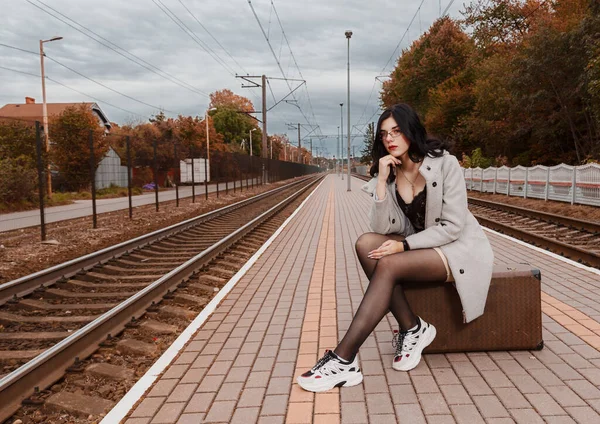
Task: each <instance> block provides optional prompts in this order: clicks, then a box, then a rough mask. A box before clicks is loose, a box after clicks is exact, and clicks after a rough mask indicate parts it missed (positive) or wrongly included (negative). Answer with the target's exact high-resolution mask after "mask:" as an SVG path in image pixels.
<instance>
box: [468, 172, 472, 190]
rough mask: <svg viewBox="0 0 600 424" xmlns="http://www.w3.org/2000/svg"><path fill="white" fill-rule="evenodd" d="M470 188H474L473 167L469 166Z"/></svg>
mask: <svg viewBox="0 0 600 424" xmlns="http://www.w3.org/2000/svg"><path fill="white" fill-rule="evenodd" d="M469 171H470V172H469V174H470V175H469V190H473V168H469Z"/></svg>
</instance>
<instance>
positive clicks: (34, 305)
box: [0, 299, 117, 335]
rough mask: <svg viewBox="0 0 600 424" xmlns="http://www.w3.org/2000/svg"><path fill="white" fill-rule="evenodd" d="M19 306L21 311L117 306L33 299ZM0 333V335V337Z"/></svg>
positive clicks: (72, 309) (112, 304) (25, 300)
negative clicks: (49, 301)
mask: <svg viewBox="0 0 600 424" xmlns="http://www.w3.org/2000/svg"><path fill="white" fill-rule="evenodd" d="M19 306H20V307H21V308H23V309H29V310H36V309H53V310H62V309H66V310H69V311H77V310H78V309H86V310H89V309H101V310H109V309H111V308H114V307H115V306H117V303H94V304H90V305H82V304H80V303H59V304H52V303H47V302H40V301H39V300H34V299H21V301H20V302H19ZM1 334H2V333H0V335H1Z"/></svg>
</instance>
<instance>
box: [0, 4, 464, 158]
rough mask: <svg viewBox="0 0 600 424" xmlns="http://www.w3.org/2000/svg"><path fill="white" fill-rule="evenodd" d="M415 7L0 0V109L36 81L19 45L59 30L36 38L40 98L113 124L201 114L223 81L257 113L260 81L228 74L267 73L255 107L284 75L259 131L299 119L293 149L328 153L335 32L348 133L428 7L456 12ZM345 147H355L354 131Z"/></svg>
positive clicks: (373, 115)
mask: <svg viewBox="0 0 600 424" xmlns="http://www.w3.org/2000/svg"><path fill="white" fill-rule="evenodd" d="M420 4H421V2H420V1H407V0H396V1H389V0H387V1H386V0H371V1H365V0H345V1H343V0H327V1H324V0H303V1H298V0H293V1H292V0H272V1H271V0H253V1H251V2H249V1H248V0H128V1H126V2H124V1H121V0H104V1H102V2H98V1H92V0H41V1H40V0H0V10H1V11H2V15H3V24H2V26H0V105H3V104H5V103H23V102H24V98H25V96H30V97H35V98H36V101H39V102H41V100H42V94H41V84H40V79H39V77H38V78H36V77H35V76H32V75H26V74H23V73H17V72H14V70H17V71H20V72H24V73H28V74H33V75H39V74H40V60H39V54H38V55H36V54H32V53H31V52H34V53H35V52H39V40H40V39H49V38H52V37H54V36H62V37H64V38H63V39H62V40H59V41H54V42H51V43H46V44H45V45H44V46H45V47H44V48H45V53H46V56H47V57H48V58H47V59H46V62H45V64H46V75H47V76H48V78H50V79H52V80H51V81H48V82H47V85H46V93H47V98H48V102H78V101H96V102H97V103H98V104H99V105H100V106H101V108H102V109H103V110H104V112H105V113H106V114H107V115H108V117H109V119H110V120H111V121H113V122H117V123H119V124H123V123H127V122H130V121H136V120H137V121H140V120H142V121H143V120H146V119H148V117H149V116H151V115H153V114H155V113H157V112H158V111H159V110H161V109H162V110H164V111H165V113H166V114H167V115H168V116H176V115H177V114H183V115H193V116H195V115H202V114H204V112H205V110H206V108H207V106H208V102H209V99H208V94H209V93H212V92H214V91H216V90H220V89H223V88H228V89H230V90H232V91H233V92H235V93H237V94H240V95H244V96H246V97H248V98H250V99H251V100H252V102H253V103H254V105H255V110H260V109H261V90H260V88H242V87H241V85H242V80H241V79H239V78H236V76H235V75H236V74H238V75H261V74H265V75H267V77H270V79H269V84H268V85H267V86H268V90H267V108H271V107H273V106H274V105H275V103H276V101H279V100H281V99H282V98H283V97H284V96H286V95H287V94H288V93H289V91H290V88H291V89H294V88H295V87H297V86H298V84H300V83H299V82H298V81H291V80H305V81H306V84H305V85H303V86H302V87H300V88H298V89H297V90H296V91H295V92H294V93H293V95H290V96H289V97H287V100H289V102H286V101H282V102H281V103H279V104H277V105H276V106H274V107H273V109H271V110H270V111H269V112H268V115H267V117H268V132H269V133H270V134H272V133H287V134H288V135H289V137H290V139H291V140H292V141H294V142H295V141H296V140H297V131H296V130H293V129H288V126H287V124H288V123H296V124H297V123H301V124H302V126H301V136H302V138H303V141H302V143H303V145H308V144H309V143H308V140H309V138H311V136H314V137H313V147H314V148H315V149H317V148H319V149H321V152H323V150H326V152H325V153H324V154H325V155H333V154H335V150H336V147H335V146H336V144H337V141H336V137H337V134H338V126H339V125H340V106H339V104H340V103H342V102H343V103H344V110H343V116H344V124H343V126H344V133H345V134H346V127H347V122H346V117H347V110H346V107H347V104H346V103H347V88H346V87H347V79H346V75H347V68H346V66H347V40H346V37H345V36H344V32H345V31H346V30H352V31H353V36H352V38H351V40H350V84H351V92H350V96H351V108H350V113H351V119H350V121H351V125H352V126H353V127H354V129H353V130H352V134H354V135H360V134H361V133H360V131H362V130H364V127H365V125H366V123H367V122H370V121H373V120H376V119H377V116H378V115H377V112H378V93H379V90H380V87H381V84H380V83H379V82H378V81H377V80H376V77H377V76H382V75H388V74H389V73H390V71H391V70H392V69H393V66H394V65H395V62H396V60H397V58H398V55H399V54H400V51H401V49H402V48H406V47H407V46H408V45H409V44H410V42H412V41H413V40H415V39H416V38H418V36H419V35H420V34H421V33H422V32H424V31H426V30H427V28H428V27H429V26H430V25H431V23H432V22H433V21H434V20H435V19H436V18H437V17H438V16H439V13H440V6H441V11H442V12H443V11H444V10H445V9H446V8H447V6H448V5H449V4H450V7H449V8H448V14H449V15H450V16H453V17H460V11H461V10H463V9H464V6H463V2H462V1H461V2H451V0H443V1H441V3H440V1H439V0H423V3H422V6H421V8H420V11H419V12H418V13H416V12H417V10H419V5H420ZM415 13H416V15H415ZM52 15H54V16H52ZM255 15H256V16H255ZM413 17H415V18H414V21H413V22H412V25H410V26H409V24H410V22H411V20H412V19H413ZM57 18H60V19H57ZM282 28H283V30H282ZM407 29H408V31H407ZM405 33H406V35H405ZM265 35H266V37H265ZM404 35H405V36H404ZM403 36H404V39H403V41H402V42H401V43H400V41H401V40H402V38H403ZM91 37H92V38H91ZM266 38H268V42H267V39H266ZM94 39H95V40H94ZM286 39H287V41H286ZM399 43H400V46H399V49H397V50H396V47H397V46H398V44H399ZM6 45H8V46H12V47H17V48H19V49H23V50H26V51H21V50H15V49H13V48H9V47H6ZM52 59H54V60H56V61H57V62H55V61H53V60H52ZM390 59H391V60H390ZM58 62H59V63H58ZM61 64H62V65H61ZM63 65H65V66H66V67H65V66H63ZM67 67H68V68H71V70H70V69H67ZM4 68H9V69H4ZM74 71H76V72H74ZM86 77H87V78H89V79H86ZM284 77H285V78H287V79H288V81H286V80H284ZM90 79H91V80H93V81H91V80H90ZM94 81H95V82H94ZM59 83H60V84H63V85H60V84H59ZM65 86H66V87H65ZM74 90H77V91H74ZM257 117H258V118H259V119H262V118H261V116H260V115H257ZM317 126H318V128H317ZM311 130H312V132H311ZM309 132H311V133H310V134H308V133H309ZM307 134H308V135H307ZM305 135H306V139H304V137H305ZM318 136H328V137H326V138H321V139H319V138H318ZM352 143H353V145H355V146H356V153H358V151H359V150H360V147H361V146H362V136H360V137H359V136H357V137H355V138H353V142H352ZM316 153H317V152H316V150H315V154H316Z"/></svg>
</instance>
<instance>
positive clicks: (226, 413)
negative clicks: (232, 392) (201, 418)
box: [205, 400, 236, 422]
mask: <svg viewBox="0 0 600 424" xmlns="http://www.w3.org/2000/svg"><path fill="white" fill-rule="evenodd" d="M235 404H236V402H235V401H233V400H231V401H222V402H216V401H215V402H213V404H212V405H211V407H210V409H209V410H208V413H207V414H206V418H205V421H206V422H211V421H212V422H229V421H230V420H231V417H232V415H233V410H234V408H235Z"/></svg>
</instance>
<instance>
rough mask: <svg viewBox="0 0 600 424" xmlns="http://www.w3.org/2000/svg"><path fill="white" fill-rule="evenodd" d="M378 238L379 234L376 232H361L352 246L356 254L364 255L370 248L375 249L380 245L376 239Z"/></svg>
mask: <svg viewBox="0 0 600 424" xmlns="http://www.w3.org/2000/svg"><path fill="white" fill-rule="evenodd" d="M380 238H381V234H377V233H364V234H362V235H361V236H360V237H358V240H356V243H354V248H355V249H356V253H357V254H358V255H366V254H367V253H369V252H370V251H371V250H373V249H377V248H378V247H379V246H380V245H381V243H380V242H379V240H378V239H380Z"/></svg>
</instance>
